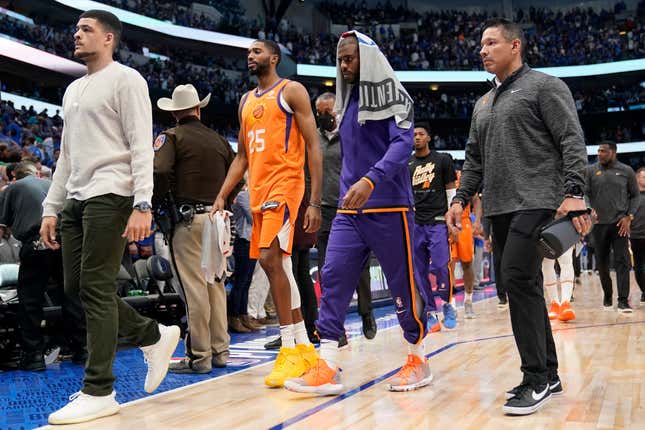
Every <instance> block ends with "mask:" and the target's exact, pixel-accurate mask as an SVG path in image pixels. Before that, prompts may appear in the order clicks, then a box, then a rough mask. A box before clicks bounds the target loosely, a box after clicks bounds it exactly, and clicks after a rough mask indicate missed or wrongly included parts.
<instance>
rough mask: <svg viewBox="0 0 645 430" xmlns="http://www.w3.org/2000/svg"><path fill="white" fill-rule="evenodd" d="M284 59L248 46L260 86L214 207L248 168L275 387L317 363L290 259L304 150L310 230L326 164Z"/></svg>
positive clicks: (263, 46) (248, 101) (253, 249)
mask: <svg viewBox="0 0 645 430" xmlns="http://www.w3.org/2000/svg"><path fill="white" fill-rule="evenodd" d="M280 58H281V53H280V47H279V46H278V45H277V44H276V43H275V42H272V41H270V40H256V41H255V42H253V43H252V44H251V46H250V47H249V49H248V68H249V72H250V73H251V74H252V75H255V76H257V78H258V87H257V88H256V89H255V90H253V91H249V92H248V93H246V94H245V95H244V96H243V97H242V99H241V101H240V105H239V109H238V116H239V120H240V134H239V139H238V142H239V143H238V145H239V146H238V152H237V156H236V157H235V159H234V160H233V163H232V164H231V167H230V169H229V171H228V174H227V176H226V180H225V181H224V185H222V188H221V190H220V192H219V195H218V196H217V198H216V199H215V202H214V203H213V209H212V210H211V216H213V215H214V214H215V212H217V211H222V210H224V207H225V204H226V199H227V198H228V196H229V194H230V193H231V192H232V191H233V189H234V188H235V186H236V185H237V183H238V182H239V181H240V180H241V179H242V177H243V176H244V172H245V171H246V170H247V169H248V171H249V198H250V204H251V214H252V216H253V229H252V232H251V244H250V257H251V258H255V259H257V260H258V262H259V263H260V266H262V269H264V271H265V272H266V274H267V277H268V278H269V284H270V288H271V295H272V297H273V301H274V303H275V306H276V310H277V313H278V319H279V320H280V337H281V339H282V347H281V348H280V352H279V354H278V357H277V358H276V361H275V366H274V368H273V371H272V372H271V373H270V374H269V375H268V376H267V377H266V378H265V381H264V382H265V384H266V385H268V386H270V387H281V386H282V385H283V384H284V381H285V380H286V379H287V378H293V377H298V376H301V375H302V374H303V373H304V372H305V371H307V370H308V369H309V368H310V367H311V366H313V365H314V364H315V362H316V360H317V359H318V354H317V353H316V351H315V349H314V347H313V345H312V344H311V342H310V341H309V337H308V336H307V329H306V327H305V324H304V321H303V318H302V313H301V312H300V295H299V293H298V285H297V284H296V280H295V278H294V276H293V271H292V266H291V257H290V254H291V248H292V243H293V235H294V223H295V221H296V218H297V216H298V208H299V206H300V203H301V200H302V197H303V195H304V191H305V181H304V172H303V169H304V163H305V148H306V151H307V157H308V158H307V159H308V168H309V174H310V177H311V196H310V200H309V202H308V207H307V210H306V212H305V216H304V226H303V227H304V229H305V231H306V232H308V233H313V232H316V231H317V230H318V228H319V227H320V218H321V216H320V193H321V181H322V161H321V160H322V159H321V154H320V144H319V142H318V134H317V132H316V122H315V120H314V116H313V112H312V110H311V104H310V102H309V100H310V99H309V94H308V93H307V90H306V89H305V87H304V86H302V85H301V84H300V83H298V82H293V81H289V80H287V79H282V78H280V76H278V74H277V72H276V68H277V66H278V64H279V63H280Z"/></svg>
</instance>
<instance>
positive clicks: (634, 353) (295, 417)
mask: <svg viewBox="0 0 645 430" xmlns="http://www.w3.org/2000/svg"><path fill="white" fill-rule="evenodd" d="M631 293H632V294H631V299H632V304H634V305H635V307H639V306H640V305H639V304H638V300H639V298H640V291H639V290H638V287H637V286H636V285H635V284H633V282H632V289H631ZM601 297H602V294H601V292H600V286H599V282H598V278H597V276H591V275H584V274H583V277H582V285H581V286H578V287H577V288H576V301H575V303H574V304H573V306H574V309H575V310H576V313H577V319H576V320H575V321H574V322H570V323H561V322H554V323H553V329H554V336H555V341H556V345H557V349H558V355H559V360H560V376H561V378H562V382H563V385H564V390H565V392H564V395H563V396H560V397H557V398H556V397H554V398H553V399H552V400H551V402H550V403H549V404H548V405H546V406H545V407H544V408H543V409H541V410H540V411H538V412H537V413H536V414H534V415H531V416H527V417H507V416H504V415H503V413H502V411H501V406H502V404H503V403H504V391H505V390H507V389H509V388H511V387H513V386H515V385H516V384H517V383H519V382H520V378H521V374H520V372H519V366H520V363H519V358H518V355H517V351H516V348H515V343H514V340H513V337H512V336H511V328H510V323H509V317H508V310H505V311H500V310H498V309H497V300H496V299H489V300H484V301H483V302H480V303H478V304H475V311H476V312H477V318H476V319H474V320H468V321H464V320H463V319H461V316H462V315H463V312H460V320H459V326H458V328H457V329H456V330H453V331H450V332H449V331H446V330H443V331H441V332H439V333H435V334H432V335H430V336H429V337H428V338H427V339H426V352H427V353H428V354H430V355H431V357H430V363H431V367H432V370H433V373H434V381H433V383H432V384H431V385H430V386H428V387H425V388H423V389H421V390H417V391H413V392H409V393H390V392H388V391H387V390H386V388H385V384H384V383H383V381H384V380H385V377H386V376H387V375H389V374H392V373H393V372H394V371H396V370H397V368H398V367H399V366H400V365H401V364H403V360H404V359H405V351H406V350H405V346H404V343H403V342H402V340H401V336H400V331H399V329H398V328H397V327H395V328H393V329H389V330H383V331H380V332H379V333H378V335H377V336H376V338H375V339H374V340H372V341H367V340H365V339H362V338H361V339H356V340H354V341H352V343H351V346H350V347H349V348H348V349H346V350H345V351H344V352H343V353H342V359H343V361H344V362H343V369H344V372H343V382H344V384H345V385H346V387H347V390H348V392H347V393H345V394H344V395H343V396H340V397H310V396H307V395H299V394H294V393H290V392H287V391H285V390H282V389H268V388H265V387H264V386H263V385H262V381H263V378H264V376H265V375H266V373H267V372H268V371H269V370H270V365H264V366H258V367H255V368H251V369H248V370H245V371H242V372H240V373H237V374H232V375H227V376H224V377H220V378H218V379H214V380H208V381H204V382H202V383H199V384H197V385H192V386H188V387H184V388H181V389H177V390H175V391H170V392H166V393H162V394H159V395H157V396H151V397H147V398H145V399H141V400H137V401H135V402H132V403H129V404H125V405H123V407H122V409H121V412H120V414H118V415H115V416H113V417H108V418H103V419H101V420H97V421H95V422H93V423H91V424H90V423H86V424H83V425H77V426H66V427H64V428H65V429H77V428H85V429H86V428H90V429H92V430H102V429H136V430H146V429H151V430H152V429H180V428H190V429H191V430H197V429H214V428H224V429H264V428H275V429H278V428H287V427H288V428H293V429H350V428H351V429H352V430H355V429H397V430H402V429H429V428H446V429H503V428H523V429H549V430H553V429H598V428H600V429H614V428H631V429H644V428H645V308H644V307H643V306H640V309H635V311H634V313H633V314H632V315H631V316H624V315H620V314H618V313H617V312H615V311H612V312H607V311H602V310H601ZM460 311H461V309H460Z"/></svg>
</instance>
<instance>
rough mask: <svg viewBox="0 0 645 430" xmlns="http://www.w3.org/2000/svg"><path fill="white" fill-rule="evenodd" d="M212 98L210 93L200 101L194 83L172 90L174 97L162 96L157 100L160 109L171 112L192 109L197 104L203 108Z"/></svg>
mask: <svg viewBox="0 0 645 430" xmlns="http://www.w3.org/2000/svg"><path fill="white" fill-rule="evenodd" d="M210 99H211V95H210V93H209V94H208V95H207V96H206V97H204V99H203V100H202V101H199V96H198V95H197V90H196V89H195V87H193V85H192V84H187V85H179V86H178V87H177V88H175V90H174V91H173V92H172V99H169V98H168V97H162V98H160V99H159V100H157V106H158V107H159V109H161V110H165V111H169V112H172V111H178V110H185V109H190V108H194V107H197V106H199V107H200V108H203V107H205V106H206V105H207V104H208V102H209V101H210Z"/></svg>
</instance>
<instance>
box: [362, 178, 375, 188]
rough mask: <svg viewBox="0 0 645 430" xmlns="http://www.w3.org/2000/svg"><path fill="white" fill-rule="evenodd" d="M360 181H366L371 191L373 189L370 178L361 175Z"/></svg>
mask: <svg viewBox="0 0 645 430" xmlns="http://www.w3.org/2000/svg"><path fill="white" fill-rule="evenodd" d="M361 181H365V182H367V185H369V186H370V188H371V189H372V191H374V182H372V180H371V179H370V178H368V177H367V176H363V177H362V178H361Z"/></svg>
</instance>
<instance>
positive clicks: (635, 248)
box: [629, 239, 645, 293]
mask: <svg viewBox="0 0 645 430" xmlns="http://www.w3.org/2000/svg"><path fill="white" fill-rule="evenodd" d="M629 241H630V242H631V244H632V253H633V254H634V276H635V277H636V283H638V286H639V287H640V288H641V291H642V292H643V293H645V239H629Z"/></svg>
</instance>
